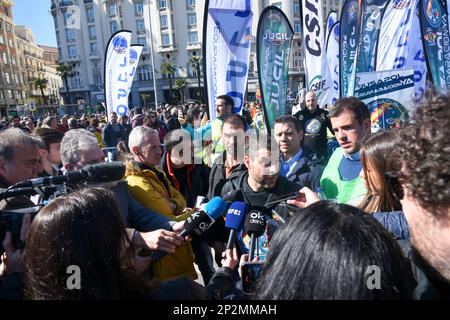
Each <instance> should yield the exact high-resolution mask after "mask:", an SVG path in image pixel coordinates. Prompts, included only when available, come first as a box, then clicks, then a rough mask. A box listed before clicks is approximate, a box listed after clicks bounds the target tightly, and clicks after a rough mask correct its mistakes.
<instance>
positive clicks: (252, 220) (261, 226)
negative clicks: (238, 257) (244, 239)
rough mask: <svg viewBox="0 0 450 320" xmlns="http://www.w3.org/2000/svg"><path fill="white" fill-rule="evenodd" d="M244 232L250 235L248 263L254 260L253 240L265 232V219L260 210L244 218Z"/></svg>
mask: <svg viewBox="0 0 450 320" xmlns="http://www.w3.org/2000/svg"><path fill="white" fill-rule="evenodd" d="M245 231H247V234H249V235H250V252H249V259H248V261H250V262H251V261H253V259H254V258H255V244H256V243H255V240H256V238H259V237H260V236H262V235H263V234H264V231H266V219H265V218H264V215H263V213H262V212H261V211H260V210H252V211H250V212H249V213H248V215H247V217H246V218H245Z"/></svg>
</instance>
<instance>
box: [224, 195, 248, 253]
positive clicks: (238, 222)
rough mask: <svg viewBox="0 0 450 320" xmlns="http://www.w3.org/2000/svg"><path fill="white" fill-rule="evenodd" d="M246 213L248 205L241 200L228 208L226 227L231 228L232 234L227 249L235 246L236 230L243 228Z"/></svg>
mask: <svg viewBox="0 0 450 320" xmlns="http://www.w3.org/2000/svg"><path fill="white" fill-rule="evenodd" d="M246 213H247V205H246V204H245V203H244V202H241V201H235V202H233V203H232V204H231V206H230V208H229V209H228V212H227V218H226V220H225V227H227V228H228V229H231V230H230V236H229V237H228V243H227V249H232V248H233V245H234V240H235V239H236V232H237V231H238V230H240V229H242V227H243V224H244V219H245V215H246Z"/></svg>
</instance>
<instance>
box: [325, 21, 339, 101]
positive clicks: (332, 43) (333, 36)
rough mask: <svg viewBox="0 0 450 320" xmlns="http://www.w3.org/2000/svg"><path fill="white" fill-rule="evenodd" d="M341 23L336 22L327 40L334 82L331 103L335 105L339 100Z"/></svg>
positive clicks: (328, 57)
mask: <svg viewBox="0 0 450 320" xmlns="http://www.w3.org/2000/svg"><path fill="white" fill-rule="evenodd" d="M340 32H341V31H340V23H339V21H338V22H336V23H335V24H334V25H333V27H332V28H331V30H330V34H329V35H328V39H327V61H328V67H329V68H330V76H331V81H332V87H331V103H332V105H334V104H335V103H336V100H337V99H339V94H340V91H339V36H340Z"/></svg>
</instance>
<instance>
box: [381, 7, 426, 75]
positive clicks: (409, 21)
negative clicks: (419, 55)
mask: <svg viewBox="0 0 450 320" xmlns="http://www.w3.org/2000/svg"><path fill="white" fill-rule="evenodd" d="M417 2H418V0H410V1H390V2H389V4H388V5H387V7H386V11H385V12H384V16H383V19H382V21H381V29H380V34H379V40H378V49H377V57H376V70H377V71H383V70H393V69H402V68H406V67H407V66H406V65H405V62H406V59H407V58H408V53H410V50H409V47H410V46H411V45H412V43H413V42H416V41H417V37H416V36H413V35H412V27H413V23H414V21H415V19H414V15H415V12H416V8H417ZM419 34H420V32H419ZM409 42H411V43H409Z"/></svg>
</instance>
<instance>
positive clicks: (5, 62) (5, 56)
mask: <svg viewBox="0 0 450 320" xmlns="http://www.w3.org/2000/svg"><path fill="white" fill-rule="evenodd" d="M2 60H3V63H4V64H7V63H8V55H7V54H6V52H2Z"/></svg>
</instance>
